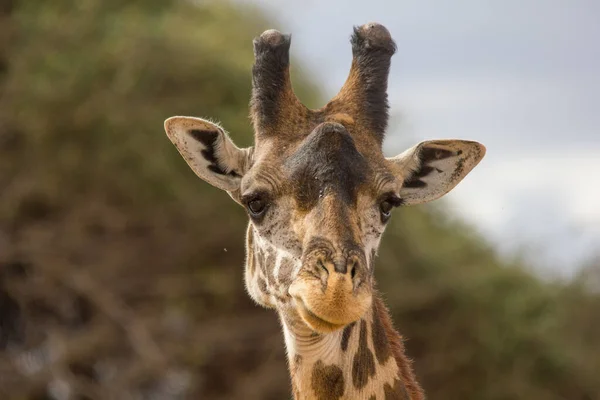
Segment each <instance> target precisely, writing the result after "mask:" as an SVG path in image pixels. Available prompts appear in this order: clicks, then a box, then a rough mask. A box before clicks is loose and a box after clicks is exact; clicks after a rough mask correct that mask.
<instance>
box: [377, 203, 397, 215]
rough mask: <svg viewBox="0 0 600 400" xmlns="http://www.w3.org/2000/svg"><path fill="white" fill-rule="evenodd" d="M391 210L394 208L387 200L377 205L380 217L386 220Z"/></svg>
mask: <svg viewBox="0 0 600 400" xmlns="http://www.w3.org/2000/svg"><path fill="white" fill-rule="evenodd" d="M392 208H394V204H392V202H391V201H389V200H384V201H382V202H381V204H379V210H380V211H381V215H383V216H384V217H386V218H388V217H389V216H390V215H391V213H392Z"/></svg>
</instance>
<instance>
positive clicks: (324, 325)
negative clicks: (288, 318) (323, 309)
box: [295, 297, 346, 333]
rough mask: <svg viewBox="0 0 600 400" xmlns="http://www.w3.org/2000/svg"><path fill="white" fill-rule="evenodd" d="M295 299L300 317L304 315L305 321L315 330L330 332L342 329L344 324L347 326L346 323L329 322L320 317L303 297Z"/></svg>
mask: <svg viewBox="0 0 600 400" xmlns="http://www.w3.org/2000/svg"><path fill="white" fill-rule="evenodd" d="M295 300H296V304H297V307H296V309H297V310H298V313H299V314H300V317H302V320H304V322H305V323H306V324H307V325H308V326H309V327H310V328H311V329H312V330H313V331H316V332H322V333H329V332H333V331H337V330H339V329H342V328H343V327H344V326H346V324H339V323H335V322H329V321H327V320H325V319H323V318H321V317H319V316H318V315H316V314H315V313H314V312H312V311H311V310H310V309H309V308H308V307H307V306H306V304H305V303H304V301H303V300H302V299H301V298H299V297H296V298H295Z"/></svg>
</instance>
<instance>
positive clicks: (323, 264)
mask: <svg viewBox="0 0 600 400" xmlns="http://www.w3.org/2000/svg"><path fill="white" fill-rule="evenodd" d="M371 291H372V289H371V283H370V276H369V274H367V271H366V263H365V262H364V257H360V256H358V255H354V254H353V255H350V256H347V257H342V256H339V257H327V256H325V255H324V254H318V255H315V256H312V257H308V259H307V261H305V263H304V265H303V267H302V269H301V270H300V272H299V274H298V276H297V278H296V279H295V280H294V282H293V283H292V285H291V286H290V289H289V293H290V295H291V296H292V298H293V299H294V301H295V306H296V310H297V311H298V313H299V314H300V316H301V317H302V319H303V320H304V322H305V323H306V324H307V325H308V326H309V327H310V328H311V329H312V330H314V331H317V332H332V331H335V330H338V329H341V328H343V327H344V326H346V325H348V324H350V323H352V322H354V321H357V320H359V319H360V318H361V317H362V316H363V315H364V314H365V313H366V312H367V310H368V309H369V308H370V307H371V301H372V298H371Z"/></svg>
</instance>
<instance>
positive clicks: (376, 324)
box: [245, 227, 424, 400]
mask: <svg viewBox="0 0 600 400" xmlns="http://www.w3.org/2000/svg"><path fill="white" fill-rule="evenodd" d="M246 245H247V247H246V248H247V251H248V254H247V259H246V276H245V279H246V287H247V290H248V293H249V294H250V296H251V297H252V298H253V299H254V300H255V301H256V302H257V303H259V304H260V305H262V306H265V307H268V308H274V309H276V310H277V312H278V314H279V318H280V320H281V324H282V327H283V333H284V338H285V345H286V349H287V354H288V363H289V368H290V374H291V380H292V388H293V391H294V398H295V399H296V400H304V399H327V400H330V399H333V400H335V399H365V400H367V399H368V400H374V399H381V400H384V399H386V400H388V399H406V400H422V399H423V398H424V395H423V392H422V390H421V388H420V386H419V384H418V383H417V382H416V379H415V377H414V374H413V372H412V367H411V362H410V360H409V359H408V358H407V357H406V356H405V354H404V345H403V343H402V338H401V336H400V335H399V334H398V333H397V332H396V331H395V330H394V328H393V326H392V323H391V319H390V317H389V313H388V311H387V309H386V307H385V305H384V304H383V301H382V300H381V298H380V297H379V296H378V295H377V293H374V296H373V305H372V307H371V308H370V309H369V311H368V312H367V313H366V314H365V315H364V316H363V317H362V318H361V319H360V320H359V321H356V322H354V323H352V324H350V325H348V326H346V327H345V328H344V329H341V330H339V331H336V332H332V333H327V334H320V333H316V332H314V331H312V330H311V329H310V328H309V327H308V326H307V325H306V324H305V323H304V322H303V321H302V319H301V317H300V316H299V314H298V313H297V312H296V310H295V308H294V305H293V300H292V299H291V297H290V296H289V294H288V293H287V289H286V288H287V287H288V286H289V283H290V279H291V278H290V276H293V275H294V273H295V272H297V269H298V268H300V261H299V259H296V258H293V257H292V256H290V255H288V254H284V253H282V252H280V251H278V250H277V249H275V248H274V247H272V246H270V245H268V244H266V243H264V242H262V241H261V240H260V238H258V237H255V236H254V233H253V231H252V228H251V227H249V229H248V235H247V243H246Z"/></svg>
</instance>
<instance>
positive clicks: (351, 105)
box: [325, 23, 396, 142]
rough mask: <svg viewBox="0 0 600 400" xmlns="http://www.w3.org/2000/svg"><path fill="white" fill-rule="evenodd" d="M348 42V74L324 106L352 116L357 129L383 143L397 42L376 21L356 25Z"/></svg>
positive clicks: (332, 110) (331, 110)
mask: <svg viewBox="0 0 600 400" xmlns="http://www.w3.org/2000/svg"><path fill="white" fill-rule="evenodd" d="M350 42H351V43H352V56H353V57H352V66H351V68H350V74H349V75H348V79H347V80H346V82H345V83H344V86H343V87H342V89H341V90H340V92H339V93H338V94H337V95H336V96H335V97H334V98H333V99H332V100H331V101H330V102H329V103H328V104H327V106H326V107H325V109H326V110H330V111H329V112H338V113H339V112H342V113H347V114H349V115H351V116H352V117H353V118H354V121H355V123H356V124H357V125H358V126H357V128H359V129H360V130H361V131H362V132H365V131H366V132H368V133H369V134H371V135H374V136H375V137H376V138H377V139H378V140H379V142H382V141H383V135H384V132H385V129H386V128H387V122H388V109H389V105H388V96H387V84H388V75H389V71H390V64H391V58H392V55H394V53H395V52H396V44H395V43H394V41H393V40H392V37H391V35H390V32H389V31H388V30H387V29H386V28H385V27H384V26H383V25H380V24H377V23H368V24H365V25H362V26H360V27H355V28H354V33H353V34H352V37H351V39H350Z"/></svg>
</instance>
